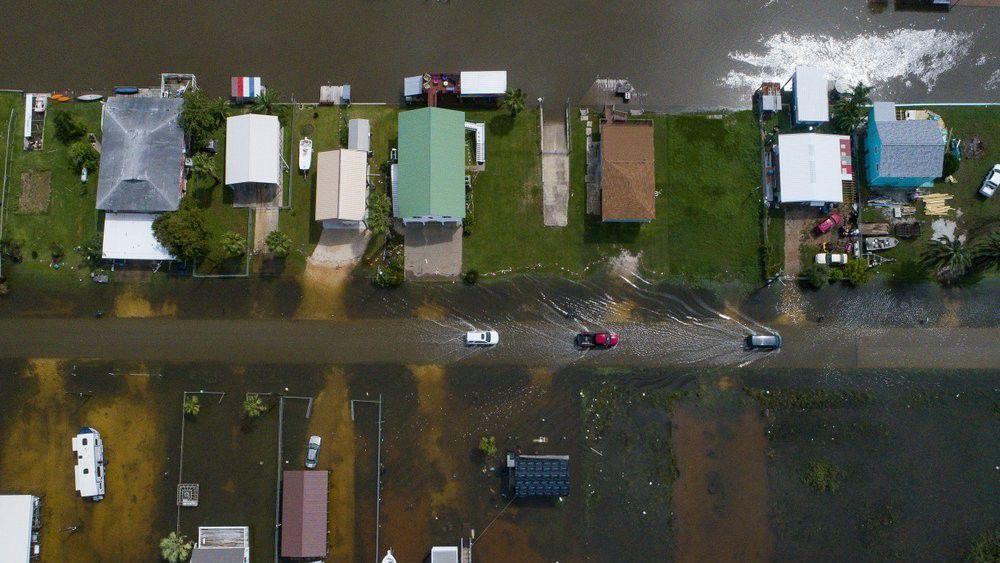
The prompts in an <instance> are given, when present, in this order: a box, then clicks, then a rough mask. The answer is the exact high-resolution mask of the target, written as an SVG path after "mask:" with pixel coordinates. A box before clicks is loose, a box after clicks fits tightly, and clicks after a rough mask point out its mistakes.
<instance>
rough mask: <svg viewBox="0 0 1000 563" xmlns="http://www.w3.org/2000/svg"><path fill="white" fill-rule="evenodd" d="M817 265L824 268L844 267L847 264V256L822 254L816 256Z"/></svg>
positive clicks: (838, 253) (840, 253) (837, 253)
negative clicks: (821, 265)
mask: <svg viewBox="0 0 1000 563" xmlns="http://www.w3.org/2000/svg"><path fill="white" fill-rule="evenodd" d="M816 263H817V264H823V265H824V266H843V265H844V264H847V255H846V254H844V253H842V252H820V253H819V254H817V255H816Z"/></svg>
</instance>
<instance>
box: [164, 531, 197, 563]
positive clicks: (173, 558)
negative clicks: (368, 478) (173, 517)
mask: <svg viewBox="0 0 1000 563" xmlns="http://www.w3.org/2000/svg"><path fill="white" fill-rule="evenodd" d="M192 546H193V542H190V541H188V539H187V538H186V537H184V536H182V535H180V534H178V533H177V532H170V535H169V536H167V537H165V538H163V539H161V540H160V555H162V556H163V558H164V559H166V560H167V561H169V562H170V563H179V562H181V561H187V560H188V557H191V547H192Z"/></svg>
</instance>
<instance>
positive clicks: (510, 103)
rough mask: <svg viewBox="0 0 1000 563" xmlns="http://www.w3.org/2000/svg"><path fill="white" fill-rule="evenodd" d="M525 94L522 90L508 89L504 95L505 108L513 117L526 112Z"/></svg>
mask: <svg viewBox="0 0 1000 563" xmlns="http://www.w3.org/2000/svg"><path fill="white" fill-rule="evenodd" d="M524 99H525V98H524V92H522V91H521V89H520V88H507V93H505V94H504V95H503V107H504V108H506V109H507V111H509V112H510V116H511V117H517V114H519V113H521V112H522V111H523V110H524Z"/></svg>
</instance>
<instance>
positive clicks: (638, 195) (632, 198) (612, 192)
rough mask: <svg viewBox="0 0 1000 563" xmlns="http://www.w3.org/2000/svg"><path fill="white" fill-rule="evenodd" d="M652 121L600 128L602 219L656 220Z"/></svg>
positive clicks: (621, 123) (608, 124)
mask: <svg viewBox="0 0 1000 563" xmlns="http://www.w3.org/2000/svg"><path fill="white" fill-rule="evenodd" d="M655 164H656V159H655V157H654V155H653V122H652V121H628V122H615V123H604V124H602V125H601V220H603V221H652V220H653V219H655V218H656V174H655Z"/></svg>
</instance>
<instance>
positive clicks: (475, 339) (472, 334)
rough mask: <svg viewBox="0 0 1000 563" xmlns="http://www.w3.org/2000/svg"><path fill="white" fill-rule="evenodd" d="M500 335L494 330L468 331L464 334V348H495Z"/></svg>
mask: <svg viewBox="0 0 1000 563" xmlns="http://www.w3.org/2000/svg"><path fill="white" fill-rule="evenodd" d="M497 342H500V334H498V333H497V331H495V330H470V331H469V332H466V333H465V345H466V346H496V345H497Z"/></svg>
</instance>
